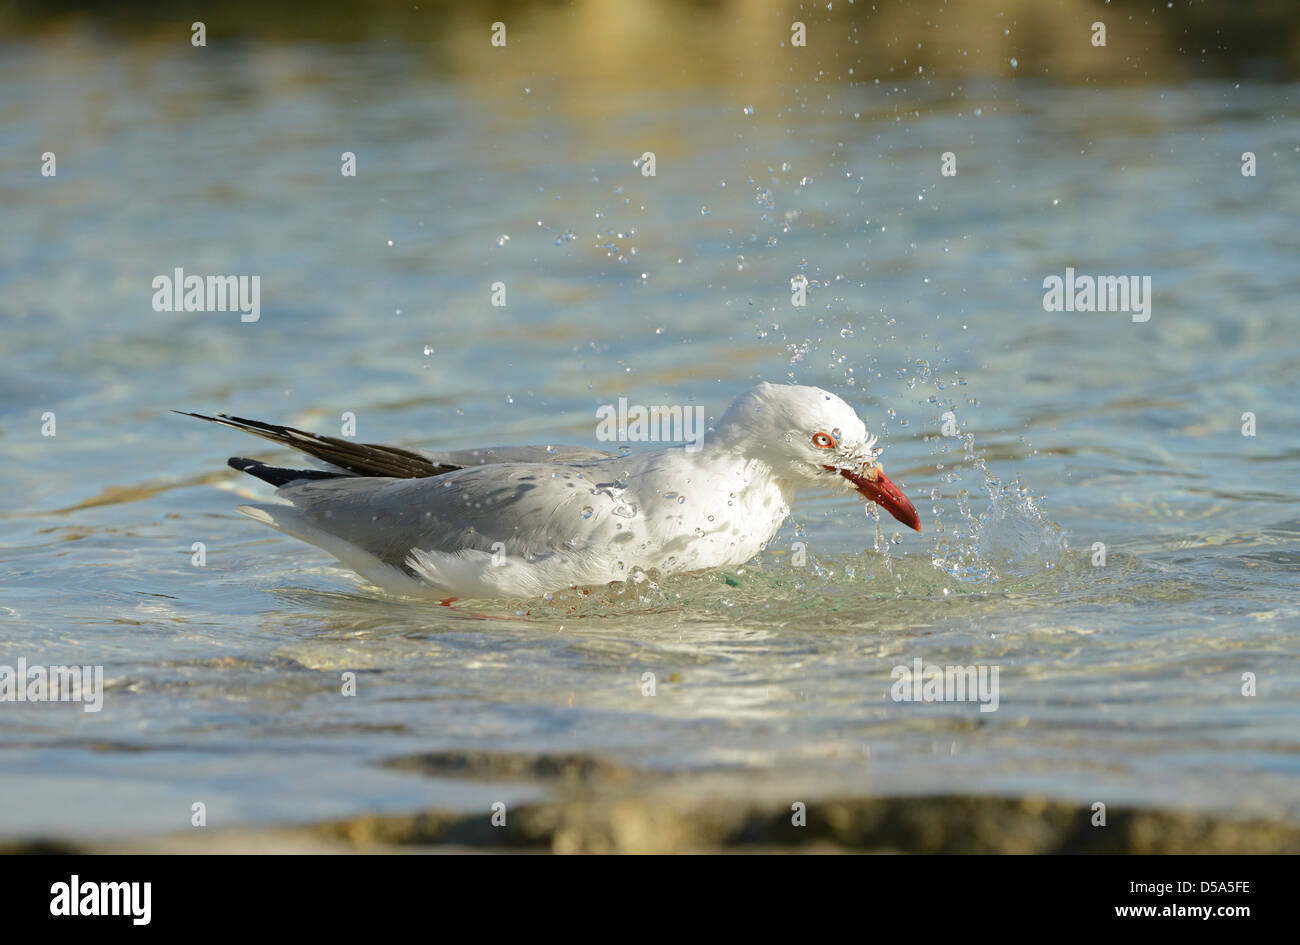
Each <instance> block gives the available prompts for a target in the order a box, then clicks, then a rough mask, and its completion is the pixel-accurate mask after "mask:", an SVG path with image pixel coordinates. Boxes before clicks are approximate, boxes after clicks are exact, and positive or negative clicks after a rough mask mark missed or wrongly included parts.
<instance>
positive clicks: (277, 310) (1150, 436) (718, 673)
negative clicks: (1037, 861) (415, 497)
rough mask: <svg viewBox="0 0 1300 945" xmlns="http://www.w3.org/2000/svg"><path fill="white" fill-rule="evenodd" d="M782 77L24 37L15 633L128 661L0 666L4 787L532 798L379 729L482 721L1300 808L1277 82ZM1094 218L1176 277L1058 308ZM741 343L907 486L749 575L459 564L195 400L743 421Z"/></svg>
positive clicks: (149, 800) (62, 817)
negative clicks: (448, 574) (584, 584)
mask: <svg viewBox="0 0 1300 945" xmlns="http://www.w3.org/2000/svg"><path fill="white" fill-rule="evenodd" d="M755 98H756V100H757V104H756V103H755V102H754V101H749V100H748V99H747V96H746V94H745V92H744V90H743V87H737V86H734V85H733V86H729V87H728V88H725V89H710V88H702V89H701V88H691V89H683V90H681V91H673V92H664V93H658V92H654V91H653V90H652V91H646V90H644V89H636V88H632V87H613V88H581V89H575V88H574V87H573V86H572V85H569V86H565V85H563V84H560V83H557V82H554V81H549V80H547V79H546V77H545V76H544V75H543V76H536V77H534V79H533V80H531V81H529V82H520V83H519V84H518V86H517V87H516V86H514V85H511V84H510V83H509V82H507V81H505V80H502V81H499V82H495V83H493V82H467V81H456V80H455V79H453V78H449V77H447V76H442V75H439V74H437V73H435V72H431V71H430V70H428V69H427V68H426V67H425V62H424V60H423V59H421V58H417V57H416V56H415V55H414V54H412V53H410V52H407V51H403V50H402V49H401V48H400V47H356V48H302V49H295V48H292V47H284V46H262V45H257V44H254V45H251V46H248V45H244V46H241V47H240V48H239V49H237V50H236V51H234V52H230V51H222V50H221V49H209V50H207V51H206V57H205V58H203V59H201V60H200V61H199V62H198V64H196V63H195V60H194V59H193V58H192V57H190V56H189V55H188V53H185V52H169V51H168V50H166V49H160V48H158V47H157V46H150V47H143V48H133V47H132V46H130V45H129V44H127V45H126V46H125V47H123V46H122V45H120V44H119V45H116V46H112V47H110V46H108V45H106V44H100V43H96V42H94V41H92V40H89V39H85V38H69V39H66V40H61V41H59V42H55V43H52V44H49V45H47V46H46V47H45V48H43V49H42V50H41V51H40V52H39V53H36V52H32V51H31V50H30V49H27V48H22V47H13V48H7V49H6V50H5V55H3V56H0V141H3V147H0V247H2V249H3V256H4V258H5V259H6V265H5V266H4V267H3V269H0V289H2V290H3V291H2V292H0V316H2V317H3V319H4V322H3V324H4V329H3V335H0V343H3V346H4V353H5V370H4V372H3V375H2V376H0V405H2V406H0V409H2V410H3V420H4V423H3V439H2V440H0V456H2V468H3V473H2V475H3V485H4V491H5V495H6V510H5V513H4V515H3V518H2V519H0V540H2V541H3V547H0V568H2V569H3V586H4V591H3V602H2V604H0V615H2V616H3V623H0V634H2V638H0V663H5V664H10V665H12V664H14V663H15V662H16V661H17V659H18V658H19V657H25V658H26V659H27V660H28V661H29V662H31V663H38V662H39V663H47V664H48V663H69V664H103V665H104V666H105V672H106V676H107V680H108V683H107V684H108V690H107V694H106V703H105V707H104V709H103V711H102V712H101V713H98V714H87V713H84V712H82V711H81V710H80V709H79V708H78V707H75V706H69V705H36V706H33V705H23V706H18V705H13V704H4V705H0V712H2V713H3V718H4V725H3V726H2V727H0V749H2V750H0V798H2V799H3V803H0V831H3V832H4V833H5V834H8V835H15V834H27V833H37V832H44V833H52V834H57V835H75V836H80V835H85V834H101V835H103V834H118V833H124V832H135V831H146V832H148V831H171V830H183V829H185V828H187V827H188V825H189V822H190V811H191V804H193V803H194V802H196V801H202V802H204V803H205V804H206V805H207V807H208V822H209V824H213V825H228V824H232V823H234V824H264V823H279V822H291V821H303V820H310V819H314V818H319V817H325V816H334V815H343V814H348V813H354V812H359V811H363V810H376V809H379V810H409V809H413V808H416V807H419V806H424V805H434V806H443V807H451V808H463V809H465V810H477V809H486V806H487V804H489V803H490V802H491V801H495V800H506V801H508V802H513V801H516V800H523V799H529V798H539V797H543V796H545V795H544V793H543V791H542V789H541V788H540V787H538V786H537V785H534V784H529V783H509V784H482V783H478V782H469V781H463V780H452V779H448V780H437V779H432V778H428V777H424V776H421V775H419V774H412V773H405V772H402V771H400V770H395V769H393V768H392V767H389V766H384V765H383V764H382V762H384V761H387V760H390V759H394V758H400V757H402V756H406V755H412V754H416V753H421V752H431V751H440V750H456V749H480V750H491V751H498V752H518V753H529V754H531V753H539V752H557V753H591V754H595V755H599V756H601V757H604V758H607V759H610V760H612V761H616V762H621V763H624V764H626V765H628V766H630V767H633V768H636V769H643V770H645V771H648V772H664V773H667V772H674V773H677V774H678V775H680V777H679V778H678V780H677V782H676V783H677V785H678V788H677V789H679V790H681V791H711V792H715V793H719V792H720V793H721V794H723V795H726V796H741V795H744V796H755V797H760V798H770V799H775V800H782V799H789V800H800V799H801V800H813V799H816V798H817V797H827V796H832V795H845V794H870V793H877V792H903V793H908V792H917V793H919V792H930V791H945V792H948V791H968V792H976V793H980V792H984V793H999V794H1020V793H1025V792H1039V793H1045V794H1049V795H1053V796H1057V797H1061V798H1067V799H1072V800H1078V801H1082V802H1087V803H1092V802H1094V801H1104V802H1106V803H1108V804H1124V803H1141V804H1151V805H1161V806H1184V805H1190V806H1194V807H1200V808H1205V809H1212V810H1218V811H1232V812H1237V813H1241V812H1262V813H1268V814H1281V815H1287V816H1293V817H1294V816H1300V791H1297V783H1298V782H1297V776H1298V775H1300V672H1298V671H1297V663H1296V659H1295V654H1296V651H1297V649H1298V648H1300V621H1298V620H1297V609H1298V608H1297V595H1296V571H1297V565H1298V564H1300V516H1298V515H1297V510H1296V506H1295V494H1296V486H1297V470H1298V467H1300V410H1298V409H1297V397H1296V377H1297V371H1296V368H1297V350H1298V349H1297V328H1296V318H1297V313H1296V299H1297V289H1298V288H1300V286H1297V279H1298V276H1297V274H1298V271H1300V270H1298V269H1297V266H1296V259H1297V254H1298V253H1300V235H1297V230H1296V227H1295V221H1296V219H1297V216H1298V214H1300V172H1298V171H1297V148H1296V145H1295V142H1296V141H1297V140H1300V108H1298V107H1297V104H1296V90H1295V88H1294V87H1291V86H1279V85H1250V84H1240V85H1238V84H1236V83H1232V82H1224V83H1199V84H1191V85H1179V86H1175V85H1168V86H1165V85H1153V86H1150V87H1144V88H1137V89H1119V88H1109V89H1104V88H1074V89H1070V88H1062V87H1054V86H1051V85H1045V84H1038V83H1036V82H1035V81H1034V80H1032V79H1023V80H1015V81H1013V80H1004V81H995V82H987V83H983V84H980V83H968V84H967V85H965V86H963V87H962V88H960V89H955V88H952V87H948V86H944V85H942V84H941V83H936V84H934V85H931V84H930V83H928V82H925V81H921V80H916V81H914V82H912V83H910V84H906V85H902V84H896V85H888V84H873V83H869V82H864V83H860V84H857V85H851V84H850V83H848V82H843V81H841V82H837V83H835V84H834V85H833V86H831V85H823V86H817V87H816V88H808V87H795V86H779V87H776V88H768V89H766V90H765V92H764V93H763V94H762V95H757V94H756V96H755ZM45 150H54V151H56V152H57V153H58V162H59V163H58V176H57V177H56V178H54V179H43V178H41V177H40V176H39V173H38V162H37V156H38V155H39V154H40V153H41V152H43V151H45ZM646 150H655V151H656V152H657V164H658V166H657V172H656V176H655V177H653V178H649V177H643V176H642V175H641V174H640V172H639V170H638V169H637V167H635V166H634V164H633V161H634V160H636V159H638V158H639V157H640V156H641V154H642V153H643V152H644V151H646ZM950 150H951V151H955V152H956V153H957V155H958V170H959V173H958V175H957V176H956V177H955V178H945V177H941V176H940V174H939V155H940V154H941V153H942V152H944V151H950ZM1244 150H1251V151H1253V152H1255V154H1256V155H1258V159H1259V162H1260V172H1259V176H1258V177H1256V178H1253V179H1252V178H1244V177H1242V176H1241V174H1240V172H1239V167H1240V155H1241V152H1242V151H1244ZM343 151H353V152H355V153H356V154H357V156H358V167H359V175H358V177H356V178H355V179H350V178H344V177H343V176H341V175H340V173H339V163H340V159H339V155H340V153H341V152H343ZM178 266H179V267H184V268H186V269H187V270H189V271H193V272H201V273H245V274H260V275H261V277H262V317H261V320H260V321H259V322H257V323H254V324H241V323H240V320H239V316H238V314H237V313H233V314H222V313H213V314H204V313H168V312H162V313H159V312H155V311H153V309H152V308H151V306H150V299H151V296H152V291H151V289H150V283H151V280H152V279H153V277H154V276H155V275H158V274H160V273H170V272H171V271H172V269H173V268H175V267H178ZM1066 266H1073V267H1074V268H1076V269H1077V270H1078V271H1079V272H1081V273H1108V274H1143V275H1150V276H1151V277H1152V278H1153V282H1154V286H1155V296H1154V303H1153V308H1152V317H1151V320H1150V321H1149V322H1147V323H1133V322H1132V321H1131V319H1130V318H1129V317H1128V316H1127V315H1124V314H1105V313H1097V314H1077V313H1048V312H1045V311H1044V310H1043V305H1042V292H1043V290H1042V288H1041V285H1042V280H1043V278H1044V277H1045V276H1047V275H1050V274H1054V273H1055V274H1062V273H1063V272H1064V269H1065V267H1066ZM799 276H805V277H806V278H807V279H808V280H809V283H810V289H809V295H808V298H809V303H808V305H807V307H806V308H804V309H796V308H793V307H792V306H791V304H790V282H791V280H792V279H795V278H797V277H799ZM497 281H500V282H504V283H505V284H506V285H507V287H508V293H509V295H508V305H507V306H506V307H505V308H493V307H492V306H491V305H490V304H489V286H490V285H491V284H492V283H493V282H497ZM759 379H767V380H773V381H781V380H794V381H798V382H801V383H811V384H818V385H821V386H825V387H829V388H831V389H834V390H836V391H837V392H838V393H840V394H842V395H843V396H845V397H846V398H847V399H849V400H850V401H851V402H852V403H854V404H855V406H857V407H858V409H859V412H860V413H861V414H862V415H863V416H864V417H866V418H867V419H868V426H869V428H870V429H871V430H872V431H873V432H877V433H879V434H880V435H881V437H882V443H883V444H884V445H885V448H886V451H885V454H884V461H885V464H886V469H888V470H889V472H890V475H891V477H892V478H893V479H894V480H895V481H896V482H899V483H900V484H901V485H902V486H903V487H904V488H905V490H906V491H907V492H908V494H909V495H911V496H912V497H913V499H914V500H915V501H916V505H917V507H918V509H920V511H921V513H922V521H923V525H924V529H925V532H924V534H923V535H922V536H916V535H914V534H912V533H910V532H907V533H899V532H898V530H897V529H896V527H895V523H893V522H892V521H890V520H888V519H887V518H886V519H885V520H884V521H878V520H877V518H876V516H875V515H874V514H873V513H871V512H870V511H869V510H867V509H865V508H864V506H863V505H862V504H860V503H856V502H854V501H850V500H847V499H845V498H843V497H818V496H814V495H809V496H806V497H804V498H803V499H802V500H801V501H800V502H799V503H798V504H797V506H796V509H795V512H794V516H793V520H792V521H791V522H790V523H789V524H788V525H787V526H786V527H785V528H784V529H783V531H782V532H781V534H780V535H779V536H778V537H777V538H776V539H775V540H774V541H773V542H772V544H771V545H770V547H769V549H768V550H767V551H765V552H764V553H763V554H762V555H761V556H760V558H758V559H756V560H755V561H754V562H752V563H750V564H749V565H747V566H746V567H744V568H739V569H736V570H735V571H733V572H729V573H727V574H708V575H700V576H689V577H677V578H673V579H669V580H666V581H657V580H653V579H652V580H649V581H646V582H643V583H640V584H629V585H628V586H627V587H623V588H611V589H607V590H600V591H596V592H594V593H593V594H591V595H587V596H582V595H576V594H572V593H569V594H560V595H556V596H555V598H554V599H551V600H549V601H502V602H484V603H482V604H477V603H475V604H466V605H463V606H462V605H458V606H457V607H454V608H450V609H449V608H445V607H438V606H435V605H431V604H429V603H427V602H412V601H405V600H398V599H394V598H391V597H385V596H384V595H382V594H381V593H379V592H377V591H373V590H370V589H367V588H365V587H364V586H362V585H361V584H360V583H359V582H358V581H357V580H356V579H355V578H354V577H353V576H351V575H350V574H349V573H348V572H346V571H344V570H342V569H341V568H339V567H338V566H336V564H335V563H334V562H333V559H331V558H329V557H328V556H327V555H325V554H324V553H323V552H319V551H317V550H315V549H312V548H309V547H307V546H304V545H301V544H299V543H297V542H295V541H293V540H291V539H288V538H285V537H282V536H280V535H277V534H275V533H273V532H271V531H269V530H267V529H264V528H263V527H261V526H259V525H257V524H256V523H253V522H250V521H248V520H246V519H243V518H242V517H241V516H239V515H237V514H236V513H235V512H234V511H233V508H234V506H235V505H237V504H240V503H241V502H242V501H245V500H247V499H250V498H263V497H265V496H266V495H267V494H268V492H269V489H268V488H266V487H264V486H262V484H260V483H258V482H255V481H254V480H252V479H249V478H248V477H241V476H239V475H238V474H236V473H234V472H233V471H230V470H227V469H226V468H225V467H224V461H225V459H226V457H228V456H231V455H252V456H257V457H262V458H274V459H277V460H284V459H288V458H290V457H289V454H288V453H285V452H282V451H277V450H276V449H275V448H274V447H271V446H270V445H269V444H263V443H261V442H259V441H254V440H251V439H250V438H247V437H241V436H240V435H239V434H237V433H235V432H232V431H226V430H221V429H217V428H214V427H210V426H207V425H204V424H200V423H198V422H196V421H193V420H188V419H186V418H182V417H178V416H176V415H174V414H170V413H168V412H167V410H168V408H173V407H175V408H183V409H194V410H200V411H205V412H215V411H227V412H231V413H235V414H239V415H243V416H250V417H258V418H264V419H268V420H274V421H280V422H288V423H293V424H295V425H298V426H302V427H307V428H313V429H318V430H320V431H322V432H326V433H338V427H339V423H340V416H341V414H342V413H343V412H345V411H351V412H353V413H355V415H356V417H357V435H358V438H359V439H362V440H369V441H380V442H383V441H391V442H397V443H401V444H404V445H410V446H428V447H434V448H437V447H459V446H472V445H491V444H497V443H548V442H572V443H582V444H588V445H599V444H596V443H595V441H594V431H595V409H596V407H597V406H599V405H600V404H603V403H609V402H612V401H613V400H614V399H616V398H617V397H618V396H620V395H625V396H627V397H629V399H630V400H631V401H632V402H634V403H637V402H639V403H647V404H657V403H669V404H671V403H683V402H690V403H699V404H703V405H704V406H705V407H706V409H707V411H708V414H709V416H710V417H716V416H717V415H718V414H719V413H720V411H721V410H722V409H723V408H724V407H725V406H726V405H727V404H728V403H729V402H730V400H731V399H732V398H733V397H734V396H735V395H736V394H737V393H738V392H740V391H741V390H743V389H745V388H746V387H747V386H749V385H750V384H751V383H753V382H754V381H756V380H759ZM46 411H52V412H54V414H55V415H56V417H57V436H55V437H53V438H50V437H43V436H42V435H41V425H42V420H41V417H42V414H43V413H45V412H46ZM945 411H952V412H953V414H954V417H955V422H956V424H957V435H954V436H944V435H942V432H943V431H942V429H941V427H942V423H943V418H942V415H943V413H944V412H945ZM1247 411H1249V412H1252V413H1254V414H1255V415H1256V418H1257V425H1258V432H1257V435H1256V436H1254V437H1245V436H1243V435H1242V432H1241V428H1242V422H1243V421H1242V414H1243V413H1244V412H1247ZM194 542H203V543H204V544H205V546H206V555H207V558H206V566H204V567H195V566H193V565H192V563H191V555H192V551H191V548H192V545H193V543H194ZM1098 542H1100V543H1103V544H1104V545H1105V563H1104V565H1101V566H1099V565H1098V564H1096V563H1094V562H1095V561H1096V560H1097V557H1096V556H1097V550H1096V547H1095V545H1096V543H1098ZM917 657H920V658H922V659H923V660H924V661H925V662H926V663H930V664H940V665H952V664H959V665H969V664H980V665H986V666H997V667H999V668H1000V705H999V708H998V710H997V711H996V712H991V713H981V712H979V711H978V708H977V706H975V705H973V704H965V703H963V704H952V703H935V704H909V703H899V702H895V701H893V700H892V699H891V698H890V687H891V683H892V680H891V670H892V669H893V667H895V666H897V665H903V664H911V662H912V660H913V659H915V658H917ZM349 671H351V672H355V673H357V678H358V683H357V685H358V691H357V695H356V696H355V697H352V698H347V697H343V696H341V695H340V686H341V674H342V673H344V672H349ZM644 673H654V674H655V678H656V681H657V694H656V695H654V696H653V697H649V696H645V695H643V694H642V685H643V683H642V680H643V674H644ZM1246 673H1251V674H1254V675H1255V678H1256V679H1257V687H1258V689H1257V691H1258V694H1257V695H1255V696H1254V697H1248V696H1244V695H1243V694H1242V686H1243V681H1242V680H1243V674H1246Z"/></svg>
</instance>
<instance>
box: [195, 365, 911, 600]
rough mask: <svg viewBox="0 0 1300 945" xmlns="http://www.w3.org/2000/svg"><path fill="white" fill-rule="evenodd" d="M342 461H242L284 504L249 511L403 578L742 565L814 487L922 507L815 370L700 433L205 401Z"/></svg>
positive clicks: (545, 581) (532, 592)
mask: <svg viewBox="0 0 1300 945" xmlns="http://www.w3.org/2000/svg"><path fill="white" fill-rule="evenodd" d="M187 416H193V417H198V418H199V419H202V420H211V421H213V422H214V423H221V424H224V425H226V426H230V427H235V428H237V429H241V430H245V431H247V432H249V433H253V434H256V435H258V436H261V437H265V438H266V439H269V440H273V441H275V442H278V443H281V444H284V445H287V446H291V447H293V448H294V449H296V450H299V451H301V452H304V453H307V454H309V455H311V456H314V457H316V458H318V459H321V460H324V461H325V462H326V463H329V464H330V465H331V466H332V467H333V469H331V470H329V471H323V470H302V469H283V468H278V467H271V466H267V465H265V464H263V463H260V462H257V461H255V460H251V459H241V458H238V457H233V458H231V459H230V460H229V464H230V465H231V466H232V467H234V468H235V469H240V470H243V471H244V472H247V473H249V474H251V475H253V476H256V477H257V478H259V479H262V480H264V481H265V482H269V483H271V484H272V485H274V486H276V487H277V489H276V496H277V497H279V498H280V499H283V500H285V503H283V504H270V505H252V506H240V507H239V511H240V512H243V513H244V514H245V515H247V516H249V517H250V518H253V519H256V520H257V521H259V522H263V523H265V524H267V525H270V526H271V527H272V528H276V529H279V530H280V531H282V532H284V533H285V534H288V535H292V536H293V537H295V538H299V539H302V540H303V541H305V542H308V543H310V544H313V545H316V546H317V547H319V548H323V549H324V550H326V551H328V552H329V553H330V554H332V555H334V556H335V557H336V558H338V559H339V560H340V561H342V562H343V563H344V564H345V565H347V566H348V567H349V568H351V569H352V570H354V571H356V572H357V573H358V574H360V575H362V576H363V577H365V578H367V579H368V580H370V581H371V582H373V583H375V584H377V585H379V586H380V587H382V588H385V589H387V590H390V591H395V592H397V593H401V594H415V595H421V596H430V595H432V596H436V597H440V598H445V599H446V600H445V601H444V602H449V601H450V600H453V599H460V598H502V597H529V598H531V597H538V596H541V595H543V594H546V593H548V592H554V591H559V590H563V589H565V588H569V587H584V586H590V585H599V584H605V583H608V582H612V581H624V580H627V579H628V578H629V577H633V576H635V575H636V574H637V573H638V572H644V571H651V570H655V571H658V572H659V573H660V574H661V575H667V574H673V573H678V572H683V571H700V570H705V569H715V568H726V567H732V566H736V565H740V564H743V563H744V562H746V561H748V560H749V559H750V558H752V557H753V556H754V555H756V554H757V553H758V552H759V551H761V550H762V549H763V548H764V547H766V545H767V543H768V542H769V541H771V539H772V536H773V535H775V534H776V532H777V530H778V529H779V528H780V527H781V524H782V522H783V521H784V520H785V518H786V516H787V515H788V514H789V512H790V505H791V503H792V502H793V501H794V497H795V495H796V493H798V492H799V491H800V490H802V489H822V490H828V491H831V492H850V491H856V492H858V493H860V494H861V495H863V496H865V497H866V498H868V499H870V500H871V501H873V502H875V503H877V504H878V505H880V506H881V507H883V508H884V509H885V510H886V511H888V512H889V513H890V514H891V515H892V516H894V518H896V519H898V520H899V521H900V522H902V523H903V524H905V525H907V526H908V527H910V528H914V529H916V530H917V531H918V532H919V531H920V530H921V525H920V519H919V518H918V516H917V513H916V509H915V508H914V507H913V505H912V503H911V502H909V501H908V500H907V497H906V496H904V495H903V493H902V492H901V491H900V490H899V489H898V487H897V486H895V485H894V484H893V483H892V482H890V481H889V479H887V478H886V477H885V474H884V472H882V471H881V467H880V463H879V460H878V457H879V455H880V450H879V449H878V448H877V447H876V438H875V437H874V436H869V435H868V434H867V429H866V426H865V425H864V424H863V422H862V421H861V420H860V419H859V418H858V415H857V414H856V413H855V412H854V411H853V408H852V407H850V406H849V405H848V404H847V403H845V402H844V401H843V400H841V399H840V398H839V397H837V396H835V395H834V394H832V393H829V392H828V391H824V390H821V389H819V388H816V387H802V386H795V385H783V384H766V383H765V384H760V385H758V386H757V387H755V388H753V389H752V390H750V391H749V392H748V393H746V394H743V395H742V396H741V397H740V398H738V399H737V400H736V402H735V403H734V404H732V405H731V407H730V409H728V410H727V412H726V414H724V415H723V417H722V419H721V420H720V421H719V422H718V423H717V425H716V427H715V428H714V430H713V431H712V432H711V433H708V434H706V435H705V437H704V442H703V444H702V448H700V449H698V450H697V451H692V450H688V449H686V448H685V447H684V446H673V447H668V448H664V449H658V450H654V451H648V452H643V453H633V454H630V455H623V454H617V453H608V452H605V451H603V450H594V449H587V448H584V447H576V446H555V447H552V446H522V447H493V448H488V449H475V450H459V451H453V452H445V453H438V452H425V451H423V450H420V451H416V450H407V449H401V448H399V447H393V446H377V445H372V444H362V443H354V442H351V441H349V440H342V439H338V438H335V437H329V436H320V435H317V434H314V433H305V432H303V431H301V430H295V429H293V428H292V427H284V426H277V425H273V424H267V423H260V422H257V421H255V420H243V419H240V418H238V417H230V416H226V415H224V414H222V415H219V416H216V417H207V416H203V415H202V414H187Z"/></svg>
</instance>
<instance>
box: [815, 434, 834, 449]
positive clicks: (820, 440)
mask: <svg viewBox="0 0 1300 945" xmlns="http://www.w3.org/2000/svg"><path fill="white" fill-rule="evenodd" d="M813 446H815V447H817V448H818V449H822V450H830V449H834V448H835V437H833V436H831V435H830V434H829V433H814V434H813Z"/></svg>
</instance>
